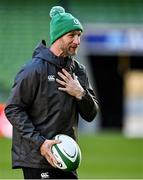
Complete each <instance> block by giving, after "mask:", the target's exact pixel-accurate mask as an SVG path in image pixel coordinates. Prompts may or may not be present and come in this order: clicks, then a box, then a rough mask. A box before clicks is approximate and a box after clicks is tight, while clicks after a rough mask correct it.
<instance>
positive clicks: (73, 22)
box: [50, 6, 83, 44]
mask: <svg viewBox="0 0 143 180" xmlns="http://www.w3.org/2000/svg"><path fill="white" fill-rule="evenodd" d="M50 17H51V22H50V39H51V44H53V43H54V42H55V41H56V40H57V39H59V38H60V37H61V36H63V35H64V34H66V33H68V32H70V31H73V30H80V31H83V27H82V25H81V23H80V22H79V20H78V19H77V18H75V17H74V16H73V15H72V14H70V13H66V12H65V9H64V8H63V7H61V6H54V7H53V8H52V9H51V11H50Z"/></svg>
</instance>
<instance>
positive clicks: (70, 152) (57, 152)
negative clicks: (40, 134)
mask: <svg viewBox="0 0 143 180" xmlns="http://www.w3.org/2000/svg"><path fill="white" fill-rule="evenodd" d="M54 139H56V140H60V141H61V143H59V144H54V145H53V146H52V153H53V155H54V157H55V158H56V160H57V162H58V163H57V164H55V165H56V167H57V168H59V169H61V170H64V171H74V170H76V169H77V168H78V167H79V165H80V162H81V151H80V148H79V146H78V144H77V143H76V141H75V140H74V139H73V138H71V137H70V136H67V135H64V134H58V135H56V136H55V138H54Z"/></svg>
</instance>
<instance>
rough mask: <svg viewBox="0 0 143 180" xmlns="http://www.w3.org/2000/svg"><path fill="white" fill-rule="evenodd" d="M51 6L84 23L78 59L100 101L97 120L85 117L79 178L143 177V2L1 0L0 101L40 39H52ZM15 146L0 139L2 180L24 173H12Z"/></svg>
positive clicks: (17, 176) (4, 97) (5, 139)
mask: <svg viewBox="0 0 143 180" xmlns="http://www.w3.org/2000/svg"><path fill="white" fill-rule="evenodd" d="M54 5H62V6H63V7H65V8H66V10H67V11H68V10H69V11H70V12H71V13H73V14H74V15H75V16H76V17H78V18H79V19H80V20H81V22H82V23H83V25H84V27H85V34H84V35H83V37H82V43H81V47H80V50H79V54H78V58H79V60H80V62H82V63H83V64H85V65H86V66H87V69H88V72H89V77H90V81H91V83H92V85H93V86H94V88H95V89H96V91H97V93H98V97H99V101H100V109H101V111H100V113H99V115H98V117H97V118H96V119H95V121H93V122H92V123H90V124H88V123H86V122H84V121H82V120H81V121H80V134H79V142H80V145H81V149H82V152H83V161H82V164H81V166H80V168H79V175H80V178H116V179H117V178H122V179H123V178H135V179H137V178H143V156H142V150H143V141H142V137H143V113H142V108H143V85H142V84H143V83H142V81H143V80H142V79H143V73H142V69H143V59H142V58H143V44H142V42H143V41H142V40H143V14H142V7H143V1H142V0H124V1H123V0H116V1H114V0H109V1H106V0H89V1H88V2H87V1H85V0H78V1H71V0H65V1H64V0H61V1H58V0H57V1H55V0H12V1H10V0H1V1H0V22H1V24H0V59H1V60H0V103H1V104H5V103H6V100H7V97H8V94H9V91H10V88H11V85H12V83H13V79H14V76H15V74H16V72H17V71H18V70H19V69H20V67H21V66H22V65H23V64H24V63H26V62H27V61H28V60H29V59H30V58H31V55H32V52H33V49H34V48H35V46H36V45H37V43H39V42H40V41H41V40H42V39H45V40H47V44H48V42H49V21H50V18H49V14H48V13H49V10H50V9H51V7H52V6H54ZM0 117H1V118H0V123H1V121H2V117H3V113H0ZM0 125H1V124H0ZM1 127H2V125H1ZM4 129H6V128H4ZM1 135H2V133H1ZM10 146H11V140H10V139H9V138H4V137H1V138H0V178H1V179H4V178H21V177H22V176H21V172H20V171H18V170H17V171H13V170H11V158H10Z"/></svg>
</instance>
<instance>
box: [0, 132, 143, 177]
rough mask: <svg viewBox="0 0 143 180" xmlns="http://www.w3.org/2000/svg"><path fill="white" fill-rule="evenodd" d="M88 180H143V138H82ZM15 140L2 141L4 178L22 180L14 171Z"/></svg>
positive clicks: (83, 169) (80, 171)
mask: <svg viewBox="0 0 143 180" xmlns="http://www.w3.org/2000/svg"><path fill="white" fill-rule="evenodd" d="M79 144H80V147H81V151H82V162H81V165H80V167H79V169H78V174H79V177H80V178H84V179H89V178H93V179H107V178H108V179H139V178H140V179H143V139H128V138H125V137H123V136H122V135H121V134H119V133H116V132H115V133H98V134H95V135H85V134H80V135H79ZM10 149H11V140H10V139H6V138H0V179H21V178H23V176H22V173H21V170H12V169H11V154H10Z"/></svg>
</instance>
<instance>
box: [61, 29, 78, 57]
mask: <svg viewBox="0 0 143 180" xmlns="http://www.w3.org/2000/svg"><path fill="white" fill-rule="evenodd" d="M80 37H81V31H71V32H69V33H67V34H65V35H64V36H62V37H61V38H60V39H59V46H60V49H61V50H62V51H63V54H64V55H65V56H74V55H75V54H77V49H78V46H79V45H80Z"/></svg>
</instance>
